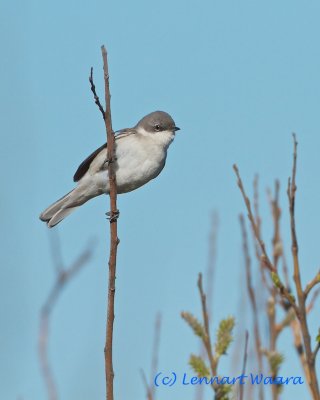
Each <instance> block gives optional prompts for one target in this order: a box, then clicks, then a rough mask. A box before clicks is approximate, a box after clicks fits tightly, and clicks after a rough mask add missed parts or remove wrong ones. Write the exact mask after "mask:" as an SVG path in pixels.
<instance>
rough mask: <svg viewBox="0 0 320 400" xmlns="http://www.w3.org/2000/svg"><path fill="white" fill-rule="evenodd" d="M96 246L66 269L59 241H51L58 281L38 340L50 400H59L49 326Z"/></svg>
mask: <svg viewBox="0 0 320 400" xmlns="http://www.w3.org/2000/svg"><path fill="white" fill-rule="evenodd" d="M51 238H52V236H51ZM94 244H95V242H93V241H90V242H89V243H88V245H87V247H86V249H85V250H84V251H83V252H82V254H80V256H79V257H78V258H77V259H76V261H75V262H74V263H73V264H72V265H71V266H70V267H68V268H65V267H64V266H63V265H62V264H61V259H62V257H61V250H60V244H59V241H57V240H55V241H53V239H52V241H51V249H52V251H53V250H56V251H57V253H58V254H59V257H55V258H53V261H54V268H55V272H56V280H55V282H54V284H53V286H52V289H51V291H50V292H49V295H48V297H47V299H46V301H45V303H44V305H43V307H42V309H41V314H40V328H39V339H38V348H39V361H40V367H41V372H42V375H43V379H44V381H45V385H46V388H47V393H48V399H49V400H57V399H58V394H57V385H56V383H55V380H54V377H53V373H52V368H51V365H50V362H49V357H48V340H49V333H50V329H49V326H50V316H51V312H52V309H53V307H54V306H55V304H56V302H57V300H58V298H59V296H60V294H61V292H62V291H63V289H64V288H65V287H66V285H67V284H68V282H70V281H71V280H72V279H73V278H74V276H75V275H76V274H77V273H78V272H79V271H80V270H81V269H82V268H83V267H84V266H85V265H86V264H87V263H88V262H89V260H90V258H91V257H92V254H93V246H94Z"/></svg>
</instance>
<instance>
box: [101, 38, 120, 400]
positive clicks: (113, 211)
mask: <svg viewBox="0 0 320 400" xmlns="http://www.w3.org/2000/svg"><path fill="white" fill-rule="evenodd" d="M101 52H102V58H103V70H104V84H105V102H106V110H105V118H104V120H105V126H106V132H107V143H108V147H107V159H108V175H109V184H110V254H109V280H108V306H107V308H108V309H107V328H106V342H105V348H104V355H105V375H106V386H107V393H106V394H107V396H106V397H107V400H113V379H114V371H113V359H112V350H113V322H114V297H115V280H116V265H117V248H118V244H119V239H118V230H117V218H118V216H119V211H118V209H117V182H116V174H115V171H114V152H115V138H114V132H113V129H112V120H111V95H110V87H109V69H108V56H107V51H106V48H105V47H104V46H102V47H101Z"/></svg>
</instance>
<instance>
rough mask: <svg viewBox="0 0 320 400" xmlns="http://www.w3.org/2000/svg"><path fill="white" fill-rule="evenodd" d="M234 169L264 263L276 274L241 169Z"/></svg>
mask: <svg viewBox="0 0 320 400" xmlns="http://www.w3.org/2000/svg"><path fill="white" fill-rule="evenodd" d="M233 169H234V171H235V173H236V176H237V178H238V182H237V183H238V186H239V189H240V191H241V194H242V197H243V199H244V202H245V204H246V207H247V212H248V218H249V221H250V223H251V227H252V229H253V232H254V236H255V238H256V240H257V241H258V243H259V246H260V250H261V253H262V256H261V258H262V261H263V263H264V265H265V266H266V267H267V268H268V269H269V270H270V271H271V272H276V269H275V267H274V265H272V263H271V261H270V259H269V257H268V255H267V251H266V246H265V244H264V242H263V240H262V239H261V236H260V232H259V226H258V224H257V223H256V221H255V218H254V216H253V213H252V209H251V203H250V200H249V198H248V197H247V195H246V193H245V190H244V186H243V183H242V180H241V177H240V173H239V169H238V167H237V165H236V164H234V165H233Z"/></svg>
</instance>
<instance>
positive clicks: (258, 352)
mask: <svg viewBox="0 0 320 400" xmlns="http://www.w3.org/2000/svg"><path fill="white" fill-rule="evenodd" d="M239 220H240V226H241V232H242V235H241V236H242V241H243V243H242V246H243V254H244V259H245V269H246V282H247V290H248V294H249V299H250V304H251V308H252V314H253V330H254V339H255V348H256V355H257V358H258V367H259V371H260V372H261V373H262V371H263V363H262V353H261V336H260V329H259V319H258V309H257V302H256V295H255V291H254V289H253V286H252V279H251V258H250V254H249V247H248V234H247V230H246V226H245V221H244V217H243V215H242V214H241V215H240V217H239ZM263 398H264V396H263V387H262V386H261V385H260V388H259V399H261V400H262V399H263Z"/></svg>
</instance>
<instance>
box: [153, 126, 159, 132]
mask: <svg viewBox="0 0 320 400" xmlns="http://www.w3.org/2000/svg"><path fill="white" fill-rule="evenodd" d="M154 129H155V130H156V131H158V132H159V131H160V125H159V124H156V125H155V126H154Z"/></svg>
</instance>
